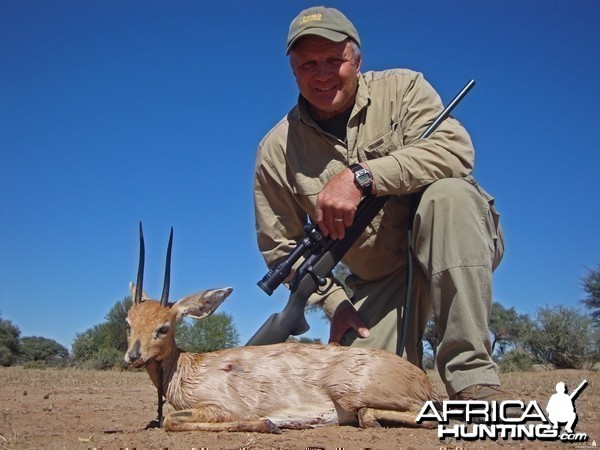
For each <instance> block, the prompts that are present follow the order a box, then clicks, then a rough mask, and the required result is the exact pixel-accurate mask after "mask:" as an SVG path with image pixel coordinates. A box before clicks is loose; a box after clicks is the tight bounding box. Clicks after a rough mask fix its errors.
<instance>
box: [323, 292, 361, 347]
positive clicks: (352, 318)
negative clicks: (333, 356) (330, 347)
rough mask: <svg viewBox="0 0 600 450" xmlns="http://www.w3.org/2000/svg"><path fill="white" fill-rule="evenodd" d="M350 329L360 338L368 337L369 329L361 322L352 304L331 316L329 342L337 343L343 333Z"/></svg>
mask: <svg viewBox="0 0 600 450" xmlns="http://www.w3.org/2000/svg"><path fill="white" fill-rule="evenodd" d="M348 303H349V302H348ZM350 329H353V330H354V331H356V334H358V336H359V337H361V338H366V337H369V329H368V328H367V327H366V325H365V324H364V323H363V321H362V320H361V318H360V316H359V315H358V312H356V310H355V309H354V307H353V306H352V305H348V306H346V307H344V308H342V309H340V310H339V311H336V312H335V314H334V315H333V317H332V318H331V328H330V330H329V343H330V344H331V343H336V344H339V343H340V342H341V341H342V338H343V337H344V334H346V332H347V331H348V330H350Z"/></svg>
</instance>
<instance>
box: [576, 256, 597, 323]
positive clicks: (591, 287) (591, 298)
mask: <svg viewBox="0 0 600 450" xmlns="http://www.w3.org/2000/svg"><path fill="white" fill-rule="evenodd" d="M581 285H582V288H583V290H584V292H585V293H586V294H587V297H586V298H585V299H583V300H582V301H581V302H582V303H583V304H584V305H586V306H587V307H588V308H590V309H591V310H592V313H591V315H592V319H593V320H594V325H595V326H596V327H600V265H598V267H597V268H596V269H595V270H592V269H588V274H587V275H586V276H585V277H583V278H582V280H581Z"/></svg>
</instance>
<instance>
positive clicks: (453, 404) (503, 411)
mask: <svg viewBox="0 0 600 450" xmlns="http://www.w3.org/2000/svg"><path fill="white" fill-rule="evenodd" d="M586 385H587V380H583V381H582V382H581V383H580V384H579V386H577V388H576V389H575V390H574V391H573V392H572V393H570V394H568V393H567V387H566V385H565V383H563V382H562V381H561V382H559V383H557V384H556V393H555V394H552V395H551V397H550V399H549V400H548V404H547V405H546V409H545V412H544V410H543V408H542V407H541V406H540V405H538V403H537V402H536V401H535V400H532V401H530V402H523V401H522V400H506V401H503V402H496V401H491V402H489V403H488V402H486V401H483V400H446V401H443V402H442V404H441V405H436V404H435V402H433V401H428V402H426V403H425V404H424V405H423V408H421V411H420V412H419V415H418V416H417V423H421V422H424V421H436V422H437V423H438V437H439V438H440V439H446V438H454V439H457V440H460V439H464V440H471V441H472V440H478V439H483V440H485V439H491V440H494V441H495V440H497V439H515V440H524V439H527V440H538V439H539V440H544V441H549V440H561V441H563V442H585V441H587V440H588V436H587V434H586V433H575V432H574V427H575V424H576V423H577V413H576V411H575V400H576V399H577V397H578V396H579V394H581V391H583V389H584V388H585V386H586ZM436 406H439V407H436ZM451 421H452V423H451ZM563 424H564V430H562V431H561V425H563ZM594 444H595V441H594ZM594 447H595V445H594Z"/></svg>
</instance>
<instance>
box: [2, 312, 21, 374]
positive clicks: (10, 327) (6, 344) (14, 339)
mask: <svg viewBox="0 0 600 450" xmlns="http://www.w3.org/2000/svg"><path fill="white" fill-rule="evenodd" d="M20 335H21V330H19V327H17V326H16V325H15V324H13V323H12V322H11V321H10V320H5V319H2V317H0V366H5V367H7V366H11V365H13V364H14V363H15V361H16V360H17V357H18V356H19V336H20Z"/></svg>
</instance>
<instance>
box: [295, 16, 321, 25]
mask: <svg viewBox="0 0 600 450" xmlns="http://www.w3.org/2000/svg"><path fill="white" fill-rule="evenodd" d="M322 17H323V15H322V14H310V15H308V16H302V18H301V19H300V20H299V21H298V25H302V24H305V23H307V22H312V21H314V20H322Z"/></svg>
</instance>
